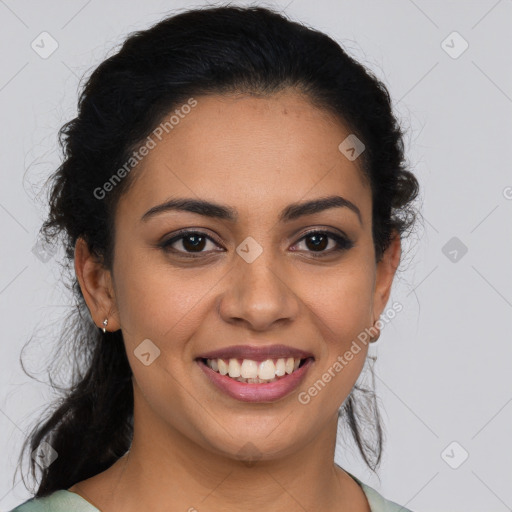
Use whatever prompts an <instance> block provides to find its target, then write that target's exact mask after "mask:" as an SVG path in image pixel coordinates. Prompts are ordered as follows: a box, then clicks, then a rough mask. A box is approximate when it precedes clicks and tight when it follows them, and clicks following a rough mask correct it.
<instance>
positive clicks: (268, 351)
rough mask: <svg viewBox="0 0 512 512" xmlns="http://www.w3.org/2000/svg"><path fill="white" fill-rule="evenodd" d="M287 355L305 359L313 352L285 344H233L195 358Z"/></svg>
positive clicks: (275, 357) (243, 357)
mask: <svg viewBox="0 0 512 512" xmlns="http://www.w3.org/2000/svg"><path fill="white" fill-rule="evenodd" d="M288 357H293V358H295V359H306V358H308V357H313V354H311V352H306V351H304V350H300V349H298V348H294V347H287V346H286V345H263V346H262V345H257V346H256V345H233V346H231V347H224V348H219V349H217V350H212V351H211V352H205V353H204V354H201V355H200V356H198V357H197V359H251V360H253V361H265V360H266V359H280V358H288Z"/></svg>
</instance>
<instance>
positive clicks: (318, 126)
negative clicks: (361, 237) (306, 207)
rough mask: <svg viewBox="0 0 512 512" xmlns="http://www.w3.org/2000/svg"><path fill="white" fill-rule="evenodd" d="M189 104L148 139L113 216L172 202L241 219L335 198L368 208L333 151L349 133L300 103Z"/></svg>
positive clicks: (293, 97)
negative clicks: (242, 214)
mask: <svg viewBox="0 0 512 512" xmlns="http://www.w3.org/2000/svg"><path fill="white" fill-rule="evenodd" d="M194 100H195V102H196V103H195V106H193V107H190V108H186V109H185V108H184V109H182V110H180V107H179V106H177V107H175V109H174V110H173V112H175V113H176V115H174V116H173V119H172V124H170V123H168V124H167V128H166V129H163V128H162V126H164V127H165V125H164V124H161V125H160V128H159V127H157V131H153V133H152V134H151V135H150V137H151V138H152V141H153V142H154V144H152V146H153V147H152V149H150V150H149V152H148V153H147V154H146V156H144V158H143V160H142V161H141V163H140V164H138V165H137V166H136V168H135V169H134V170H133V171H132V172H133V173H136V176H133V177H135V178H136V179H135V181H134V183H133V186H132V187H131V188H129V189H128V191H127V193H126V194H125V196H123V197H122V198H121V200H120V204H119V209H120V211H119V213H120V212H121V210H122V209H124V211H125V213H126V214H135V213H136V212H137V213H140V215H142V214H143V213H144V212H145V211H146V210H147V209H148V208H151V207H152V206H154V205H155V204H157V203H160V202H162V201H164V200H167V199H169V197H172V196H173V195H176V196H180V197H183V196H187V197H196V198H202V199H211V200H215V201H216V202H222V203H229V204H232V205H234V206H235V207H236V208H237V209H238V210H243V209H244V208H246V209H247V211H249V210H250V211H255V208H256V209H257V210H260V208H261V207H262V206H265V205H269V206H270V205H274V204H275V206H276V207H279V206H280V205H283V204H288V203H292V202H296V201H298V200H300V199H302V198H309V196H311V197H317V196H319V195H324V196H325V195H331V194H335V193H339V194H340V195H342V196H344V197H347V199H350V198H352V199H354V200H355V199H356V198H357V200H358V201H359V203H360V208H361V209H364V208H365V207H367V206H368V205H367V204H364V203H368V201H369V197H370V193H369V189H368V188H367V184H366V181H365V180H364V178H363V175H362V173H361V170H360V167H359V163H358V161H357V160H355V161H350V160H349V159H348V158H346V157H345V156H344V154H342V153H341V152H340V150H339V149H338V146H339V144H340V143H341V142H342V141H343V140H344V139H345V138H346V137H347V136H348V135H349V134H350V131H349V130H348V128H347V127H346V126H344V125H343V124H342V123H341V122H340V121H339V120H337V119H335V118H334V117H333V116H331V115H330V114H328V113H327V112H325V111H324V110H321V109H318V108H317V107H315V106H313V105H312V104H311V103H310V102H309V101H307V99H306V98H305V97H303V96H301V95H299V94H298V93H294V92H282V93H278V94H275V95H272V96H269V97H255V96H249V95H222V96H221V95H211V96H199V97H196V98H194ZM192 104H193V103H192ZM176 111H178V112H176ZM173 112H171V113H169V114H168V115H166V116H164V122H165V121H166V120H169V119H170V118H171V115H172V114H173ZM185 112H186V113H185ZM361 203H362V204H361ZM123 205H124V206H123ZM128 205H129V207H128ZM140 215H139V217H140Z"/></svg>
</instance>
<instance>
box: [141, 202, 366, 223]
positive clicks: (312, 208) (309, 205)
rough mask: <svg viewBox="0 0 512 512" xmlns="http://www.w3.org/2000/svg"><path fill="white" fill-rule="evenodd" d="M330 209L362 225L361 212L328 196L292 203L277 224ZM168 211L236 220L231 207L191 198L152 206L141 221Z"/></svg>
mask: <svg viewBox="0 0 512 512" xmlns="http://www.w3.org/2000/svg"><path fill="white" fill-rule="evenodd" d="M331 208H349V209H350V210H352V211H353V212H354V213H355V214H356V215H357V217H358V219H359V222H360V224H362V223H363V220H362V217H361V211H360V210H359V208H358V207H357V206H356V205H355V204H354V203H352V202H351V201H349V200H348V199H345V198H344V197H341V196H328V197H321V198H318V199H313V200H311V201H305V202H302V203H292V204H290V205H288V206H287V207H286V208H284V209H283V210H282V211H281V213H280V215H279V222H290V221H292V220H295V219H298V218H299V217H302V216H305V215H312V214H314V213H319V212H322V211H324V210H328V209H331ZM169 211H185V212H191V213H197V214H199V215H203V216H205V217H212V218H216V219H221V220H227V221H230V222H236V221H237V220H238V212H237V210H236V209H235V208H232V207H231V206H227V205H222V204H218V203H214V202H210V201H205V200H203V199H191V198H173V199H169V200H168V201H166V202H165V203H162V204H159V205H157V206H153V207H152V208H150V209H149V210H148V211H147V212H146V213H145V214H144V215H143V216H142V217H141V221H143V222H147V221H148V220H149V219H150V218H152V217H154V216H156V215H158V214H161V213H164V212H169Z"/></svg>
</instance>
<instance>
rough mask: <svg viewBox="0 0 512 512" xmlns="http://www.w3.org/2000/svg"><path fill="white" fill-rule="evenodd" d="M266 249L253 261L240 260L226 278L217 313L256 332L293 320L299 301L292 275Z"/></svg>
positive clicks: (229, 321) (297, 311) (224, 318)
mask: <svg viewBox="0 0 512 512" xmlns="http://www.w3.org/2000/svg"><path fill="white" fill-rule="evenodd" d="M271 259H273V258H272V255H270V254H269V255H268V256H267V255H265V251H264V252H263V253H262V254H261V255H260V256H259V257H258V258H257V259H256V260H255V261H253V262H252V263H247V262H246V261H244V260H243V259H240V261H238V262H237V264H236V268H234V269H232V271H231V272H230V276H229V278H228V279H227V280H226V289H225V292H224V293H223V294H222V296H221V297H220V300H219V305H218V312H219V314H220V316H221V317H222V319H223V320H224V321H225V322H228V323H232V324H234V323H237V324H246V326H247V327H248V328H249V329H250V330H253V331H266V330H269V329H271V328H272V326H273V324H274V323H278V322H279V323H286V322H293V321H294V320H295V319H296V318H297V316H298V314H299V311H300V300H299V298H298V297H297V295H296V293H295V291H294V290H293V282H292V278H291V277H290V276H289V275H288V274H287V273H286V272H284V270H283V268H282V266H279V265H277V264H275V262H274V264H272V262H271V261H270V260H271Z"/></svg>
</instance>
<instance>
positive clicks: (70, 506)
mask: <svg viewBox="0 0 512 512" xmlns="http://www.w3.org/2000/svg"><path fill="white" fill-rule="evenodd" d="M344 471H345V472H346V473H347V474H348V475H350V476H351V477H352V478H353V479H354V480H355V481H356V482H357V483H358V484H359V485H360V486H361V488H362V489H363V492H364V493H365V495H366V498H367V500H368V503H369V504H370V509H371V511H372V512H412V511H411V510H409V509H408V508H405V507H401V506H400V505H398V504H397V503H394V502H393V501H389V500H386V499H385V498H384V497H383V496H382V495H381V494H379V493H378V492H377V491H376V490H375V489H373V488H372V487H370V486H368V485H366V484H364V483H363V482H361V480H359V479H358V478H356V477H355V476H354V475H352V474H351V473H349V472H348V471H347V470H346V469H345V470H344ZM10 512H100V511H99V510H98V509H97V508H96V507H94V506H93V505H91V504H90V503H89V502H88V501H86V500H85V499H84V498H82V497H81V496H80V495H78V494H76V493H74V492H71V491H68V490H66V489H60V490H58V491H54V492H53V493H52V494H50V495H48V496H45V497H44V498H32V499H30V500H28V501H25V502H23V503H22V504H21V505H19V506H17V507H16V508H14V509H13V510H11V511H10Z"/></svg>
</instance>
